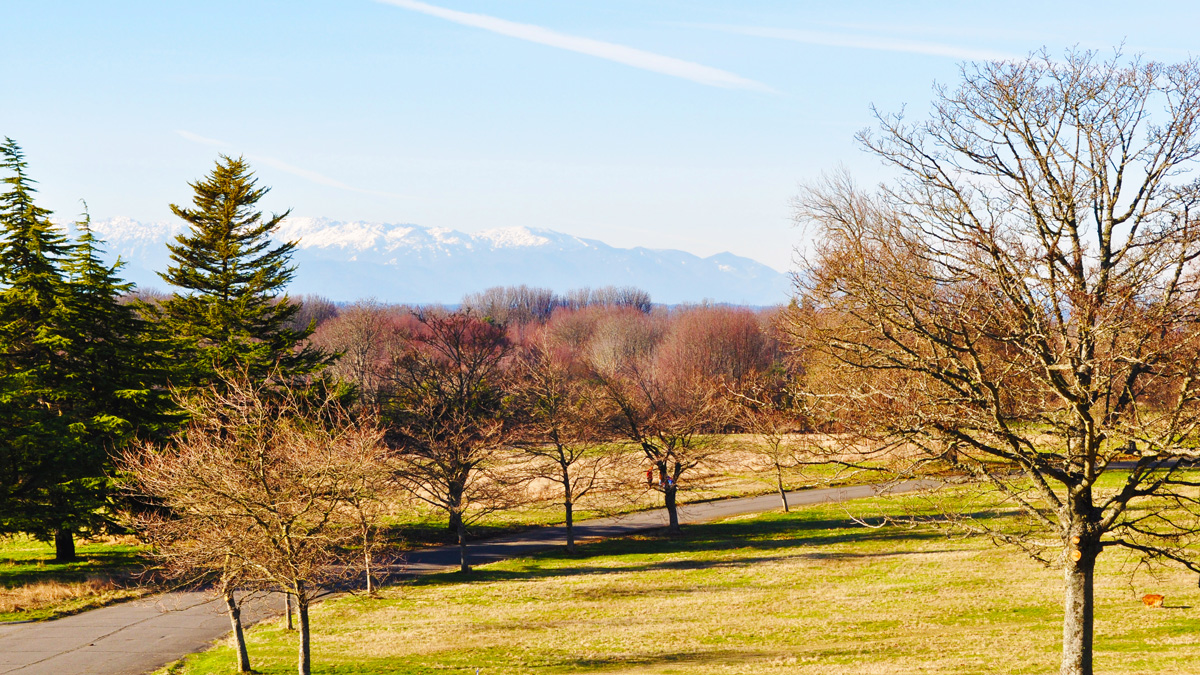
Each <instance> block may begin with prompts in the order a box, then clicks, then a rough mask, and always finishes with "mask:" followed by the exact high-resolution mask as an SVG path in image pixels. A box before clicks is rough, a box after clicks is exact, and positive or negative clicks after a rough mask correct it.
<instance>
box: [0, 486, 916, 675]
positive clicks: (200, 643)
mask: <svg viewBox="0 0 1200 675" xmlns="http://www.w3.org/2000/svg"><path fill="white" fill-rule="evenodd" d="M932 486H934V482H933V481H906V482H902V483H898V484H894V485H888V486H883V487H881V486H872V485H861V486H855V487H845V488H825V489H819V490H804V491H800V492H790V493H788V503H789V504H790V505H794V506H800V505H804V504H819V503H827V502H841V501H847V500H851V499H861V498H863V497H871V496H874V495H876V494H880V493H882V492H908V491H912V490H917V489H921V488H925V487H932ZM777 508H779V495H763V496H761V497H744V498H740V499H725V500H719V501H713V502H703V503H699V504H684V505H681V506H680V507H679V519H680V521H681V522H683V523H685V524H686V523H701V522H706V521H710V520H717V519H720V518H728V517H730V516H737V515H742V514H747V513H760V512H764V511H771V510H773V509H777ZM666 524H667V514H666V511H665V510H664V509H656V510H653V511H642V512H638V513H631V514H627V515H623V516H617V517H613V518H601V519H597V520H588V521H583V522H581V523H579V524H577V525H576V526H575V533H576V538H578V539H591V538H607V537H619V536H623V535H627V534H632V533H634V532H638V531H641V530H647V529H653V528H658V527H665V526H666ZM565 541H566V528H564V527H561V526H559V527H546V528H538V529H534V530H530V531H527V532H522V533H520V534H514V535H511V536H508V537H501V538H498V539H490V540H487V541H481V542H477V543H473V544H471V545H470V547H469V549H468V551H469V552H468V555H469V556H470V563H471V564H472V565H485V564H487V563H490V562H496V561H497V560H504V559H506V558H515V557H520V556H523V555H526V554H528V553H532V552H534V551H538V550H544V549H547V548H551V547H554V546H560V545H562V544H563V543H564V542H565ZM457 567H458V547H456V546H444V547H440V548H430V549H421V550H417V551H410V552H409V553H408V554H407V555H406V560H405V565H404V566H403V572H404V573H407V574H431V573H434V572H444V571H447V570H452V569H456V568H457ZM246 605H247V606H246V607H245V608H244V609H243V619H244V620H245V621H246V622H247V623H253V622H255V621H260V620H262V619H263V618H265V617H267V616H271V615H273V614H278V613H279V611H280V610H281V609H282V606H283V601H282V600H281V599H280V597H279V596H275V597H267V598H260V599H255V600H251V601H250V602H248V603H246ZM224 610H225V607H224V603H223V602H221V601H220V600H213V599H212V596H211V595H207V594H204V593H166V594H163V595H157V596H153V597H149V598H144V599H141V600H136V601H132V602H126V603H122V604H118V605H113V606H111V607H104V608H101V609H95V610H91V611H88V612H83V613H82V614H76V615H75V616H69V617H65V618H62V619H57V620H55V621H45V622H40V623H24V624H4V625H0V675H7V674H8V673H19V674H20V675H74V674H79V675H84V674H90V673H95V674H103V675H140V674H142V673H148V672H151V671H153V670H155V669H156V668H161V667H162V666H164V665H166V664H167V663H170V662H171V661H174V660H176V659H178V658H180V657H182V656H184V655H186V654H190V653H192V652H195V651H199V650H201V649H204V648H206V647H207V646H208V645H209V644H211V643H212V642H213V641H214V640H217V639H219V638H221V637H223V636H225V635H227V634H228V633H229V630H230V626H229V619H228V617H227V615H226V614H225V611H224Z"/></svg>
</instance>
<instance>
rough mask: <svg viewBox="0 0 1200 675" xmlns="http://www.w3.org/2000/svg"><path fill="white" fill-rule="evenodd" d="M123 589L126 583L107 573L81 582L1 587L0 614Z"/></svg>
mask: <svg viewBox="0 0 1200 675" xmlns="http://www.w3.org/2000/svg"><path fill="white" fill-rule="evenodd" d="M122 590H128V589H127V586H126V584H124V583H122V582H120V581H118V580H116V579H114V578H113V577H110V576H107V575H104V576H94V577H89V578H88V579H86V580H84V581H58V580H47V581H36V582H33V583H30V584H25V585H23V586H17V587H16V588H0V614H8V613H13V612H33V611H37V610H40V609H46V608H48V607H52V606H54V605H59V604H62V603H64V602H69V601H74V600H84V599H90V598H97V597H100V596H104V595H107V594H111V593H114V592H117V591H122Z"/></svg>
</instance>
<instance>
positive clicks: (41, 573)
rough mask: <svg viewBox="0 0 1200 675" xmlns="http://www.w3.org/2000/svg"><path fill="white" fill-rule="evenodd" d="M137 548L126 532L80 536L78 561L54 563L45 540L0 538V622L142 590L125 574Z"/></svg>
mask: <svg viewBox="0 0 1200 675" xmlns="http://www.w3.org/2000/svg"><path fill="white" fill-rule="evenodd" d="M141 550H142V547H141V546H139V545H138V544H137V543H136V542H135V541H133V540H132V538H129V537H122V538H108V539H102V540H93V541H84V542H80V543H79V545H78V546H77V553H78V556H79V560H77V561H75V562H72V563H56V562H54V547H53V546H52V545H50V544H47V543H45V542H40V541H37V540H35V539H31V538H29V537H25V536H16V537H0V621H31V620H42V619H53V618H55V617H59V616H64V615H67V614H74V613H76V612H80V611H83V610H85V609H91V608H93V607H100V606H103V605H106V604H109V603H112V602H117V601H120V600H124V599H128V598H132V597H138V596H140V595H143V594H144V593H145V591H144V590H142V589H139V588H135V587H132V583H133V580H132V579H131V577H130V575H131V574H132V573H134V572H136V571H138V570H140V569H141V558H140V553H141Z"/></svg>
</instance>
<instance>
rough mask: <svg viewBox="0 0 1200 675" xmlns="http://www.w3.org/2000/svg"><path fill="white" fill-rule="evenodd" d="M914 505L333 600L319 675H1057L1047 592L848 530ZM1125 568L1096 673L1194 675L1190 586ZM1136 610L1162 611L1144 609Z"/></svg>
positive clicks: (208, 664) (1103, 564)
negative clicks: (1156, 603) (1153, 597)
mask: <svg viewBox="0 0 1200 675" xmlns="http://www.w3.org/2000/svg"><path fill="white" fill-rule="evenodd" d="M905 502H907V503H905ZM920 503H921V500H920V498H917V497H909V498H901V499H895V500H861V501H856V502H852V503H849V504H846V505H844V506H840V505H832V506H817V507H804V508H800V509H797V510H795V511H793V512H792V513H791V514H781V513H775V514H767V515H762V516H755V517H739V518H735V519H730V520H726V521H722V522H717V523H712V524H708V525H699V526H691V527H688V528H686V531H685V534H684V535H683V536H681V537H679V538H665V537H658V536H642V537H634V538H628V539H622V540H612V541H605V542H600V543H596V544H591V545H588V546H585V547H582V550H581V552H580V553H579V554H577V555H567V554H566V553H565V552H562V551H552V552H547V553H545V554H542V555H538V556H534V557H530V558H523V559H518V560H512V561H507V562H502V563H497V564H493V565H489V566H487V567H482V568H479V569H477V570H476V571H475V572H474V573H472V574H471V575H469V576H468V577H463V576H461V575H458V574H441V575H434V576H429V577H424V578H421V579H418V580H415V581H412V582H410V583H407V584H404V585H400V586H394V587H390V588H387V589H385V590H384V591H383V592H382V593H381V595H380V597H379V598H368V597H361V596H357V597H356V596H348V597H343V598H339V599H335V600H331V601H328V602H325V603H323V604H322V605H320V606H318V607H317V608H315V610H314V611H313V613H312V622H313V660H314V672H316V673H340V674H346V673H364V674H365V673H412V674H415V673H435V672H445V673H468V674H470V673H474V672H475V668H479V669H480V670H479V672H480V674H481V675H499V674H517V673H547V674H557V673H681V674H682V673H695V674H697V675H699V674H702V673H747V674H749V673H812V674H816V673H848V672H851V673H946V674H951V673H955V674H957V673H1046V672H1053V671H1056V670H1057V668H1058V657H1059V649H1060V642H1059V640H1060V636H1061V621H1062V610H1061V602H1062V599H1061V575H1060V573H1059V572H1057V571H1054V570H1049V569H1046V568H1044V567H1041V566H1040V565H1038V564H1037V563H1035V562H1032V561H1031V560H1030V559H1029V558H1027V557H1026V556H1025V555H1024V554H1023V553H1021V552H1019V551H1016V550H1013V549H1009V548H1004V549H1001V548H997V547H995V546H994V545H992V544H991V542H990V541H989V540H987V539H985V538H982V537H965V538H964V537H948V536H946V533H945V532H943V531H940V530H937V529H934V528H932V527H928V526H922V527H907V526H895V525H889V526H882V527H875V528H869V527H863V526H862V525H860V524H858V523H856V522H855V521H854V520H853V518H852V516H853V517H857V518H866V519H871V518H876V517H877V516H879V515H880V514H882V513H888V512H891V513H901V512H906V513H911V512H912V511H913V510H914V509H915V508H919V504H920ZM977 515H979V516H980V517H983V518H990V519H991V520H993V521H994V522H995V523H996V524H1001V519H1002V518H1003V516H1002V514H1001V515H998V514H995V513H981V514H977ZM868 522H874V523H879V522H880V521H878V520H873V521H871V520H869V521H868ZM1123 567H1128V565H1127V561H1126V560H1124V559H1123V558H1121V557H1120V556H1119V555H1116V554H1106V555H1105V556H1102V557H1101V559H1100V569H1099V572H1098V575H1097V582H1096V658H1095V665H1096V671H1097V672H1105V673H1151V672H1153V673H1193V672H1197V671H1200V618H1198V617H1197V614H1198V613H1200V595H1198V593H1197V590H1196V582H1195V576H1194V575H1190V574H1182V573H1175V572H1170V573H1167V574H1165V575H1162V576H1160V577H1159V578H1157V579H1155V578H1152V577H1149V576H1147V575H1145V574H1141V575H1138V576H1136V577H1133V578H1132V579H1131V577H1130V576H1129V575H1128V574H1127V573H1125V572H1123ZM1150 592H1154V593H1163V594H1165V595H1166V597H1167V602H1166V605H1167V607H1165V608H1162V609H1148V608H1145V607H1143V606H1142V603H1141V602H1140V600H1139V598H1140V596H1141V595H1142V594H1143V593H1150ZM295 646H296V638H295V634H294V633H289V632H286V631H284V630H283V629H282V628H281V625H280V623H279V622H278V621H272V622H268V623H265V624H263V625H260V626H258V627H256V628H255V629H253V630H251V631H250V633H249V649H250V656H251V663H252V665H253V667H254V668H255V670H256V671H260V672H262V673H289V672H294V668H295ZM233 663H234V661H233V654H232V651H231V650H230V649H229V647H227V646H220V647H217V648H215V649H213V650H210V651H208V652H205V653H202V654H197V655H193V656H191V657H189V658H187V659H185V660H184V661H182V662H180V663H177V664H174V665H173V666H170V667H169V668H168V669H167V670H166V671H164V672H169V673H175V674H178V675H182V674H190V675H197V674H200V673H227V672H230V669H231V667H232V665H233Z"/></svg>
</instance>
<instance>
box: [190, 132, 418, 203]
mask: <svg viewBox="0 0 1200 675" xmlns="http://www.w3.org/2000/svg"><path fill="white" fill-rule="evenodd" d="M175 133H177V134H179V135H180V136H182V137H183V138H186V139H187V140H189V141H192V142H193V143H200V144H201V145H210V146H212V147H214V148H231V147H233V144H232V143H226V142H225V141H219V140H217V139H215V138H208V137H205V136H201V135H200V134H193V133H192V132H190V131H183V130H177V131H176V132H175ZM245 156H246V159H249V160H252V161H255V162H258V163H259V164H265V165H267V166H269V167H272V168H274V169H279V170H280V171H283V172H284V173H290V174H292V175H293V176H299V177H301V178H303V179H305V180H309V181H312V182H314V183H317V184H319V185H328V186H329V187H333V188H337V189H339V190H349V191H350V192H358V193H360V194H365V195H378V196H380V197H398V198H401V199H403V198H405V196H404V195H398V194H395V193H393V192H380V191H378V190H364V189H363V188H357V187H354V186H353V185H346V184H345V183H343V182H342V181H340V180H337V179H334V178H330V177H329V176H326V175H324V174H320V173H317V172H316V171H309V170H308V169H302V168H300V167H298V166H294V165H292V164H288V163H287V162H285V161H283V160H280V159H275V158H274V157H267V156H266V155H252V154H250V153H245Z"/></svg>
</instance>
